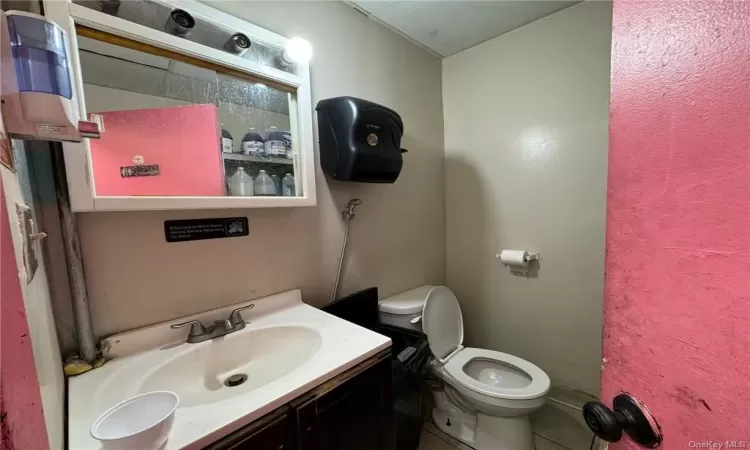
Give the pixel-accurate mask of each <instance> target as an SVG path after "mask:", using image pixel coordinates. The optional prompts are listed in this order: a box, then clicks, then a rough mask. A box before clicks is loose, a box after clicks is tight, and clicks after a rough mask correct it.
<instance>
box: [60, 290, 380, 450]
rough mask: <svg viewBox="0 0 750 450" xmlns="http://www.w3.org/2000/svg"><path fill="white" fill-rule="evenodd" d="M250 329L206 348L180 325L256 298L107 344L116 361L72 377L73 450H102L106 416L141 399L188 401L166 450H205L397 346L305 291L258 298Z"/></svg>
mask: <svg viewBox="0 0 750 450" xmlns="http://www.w3.org/2000/svg"><path fill="white" fill-rule="evenodd" d="M253 303H254V304H255V307H254V308H253V309H251V310H247V311H245V313H244V314H243V318H244V320H245V321H246V325H245V327H244V328H243V329H241V330H238V331H235V332H233V333H229V334H227V335H224V336H221V337H217V338H214V339H211V340H207V341H203V342H199V343H197V344H193V343H188V342H187V337H188V330H186V329H178V330H175V329H173V328H172V327H171V325H172V324H174V323H176V322H186V321H190V320H200V321H201V322H202V323H204V324H210V323H213V322H214V321H215V320H221V319H225V318H227V317H229V315H230V313H231V311H233V310H235V309H237V308H238V307H242V306H247V304H248V303H247V302H243V303H238V304H234V305H227V306H225V307H222V308H218V309H215V310H212V311H206V312H204V313H200V314H195V315H192V316H186V317H180V318H174V319H172V320H170V321H168V322H161V323H158V324H154V325H149V326H147V327H143V328H139V329H136V330H130V331H125V332H123V333H119V334H115V335H112V336H109V337H107V338H105V339H104V340H103V341H102V349H103V350H102V353H103V355H104V357H105V358H107V359H108V361H107V363H106V364H104V365H103V366H101V367H100V368H98V369H96V370H91V371H89V372H86V373H84V374H81V375H78V376H76V377H71V378H69V379H68V386H69V390H68V392H69V394H68V395H69V406H68V417H69V420H68V430H69V434H68V436H69V439H68V442H69V446H68V447H69V448H70V450H100V449H101V443H100V442H99V441H97V440H96V439H94V438H93V437H92V436H91V433H90V432H89V431H90V429H91V424H92V423H94V421H95V420H96V418H97V417H99V415H100V414H102V413H103V412H104V411H106V410H108V409H109V408H111V407H112V406H113V405H116V404H118V403H120V402H122V401H123V400H125V399H128V398H131V397H133V396H135V395H138V394H141V393H145V392H150V391H161V390H166V391H172V392H174V393H176V394H177V395H178V396H179V397H180V405H179V406H178V408H177V411H176V412H175V416H174V424H173V426H172V431H171V432H170V435H169V439H168V440H167V443H166V447H164V448H161V449H160V450H195V449H200V448H205V447H206V446H208V445H209V444H211V443H213V442H215V441H216V440H217V439H218V438H220V437H221V436H226V435H227V434H229V433H232V432H234V431H236V430H238V429H239V428H240V427H242V426H244V425H247V424H249V423H251V422H253V421H255V420H258V419H260V418H261V417H263V416H264V415H266V414H268V413H269V412H271V411H274V410H275V409H277V408H279V407H281V406H283V405H284V404H286V403H288V402H290V401H292V400H294V399H295V398H298V397H299V396H300V395H302V394H304V393H305V392H309V391H310V390H311V389H314V388H315V387H317V386H320V385H321V384H322V383H325V382H326V381H328V380H330V379H332V378H333V377H335V376H337V375H339V374H341V373H343V372H344V371H346V370H348V369H350V368H352V367H354V366H356V365H357V364H359V363H361V362H363V361H365V360H366V359H367V358H370V357H372V356H374V355H376V354H378V353H379V352H381V351H383V350H385V349H387V348H388V347H389V346H390V339H388V338H387V337H385V336H383V335H381V334H378V333H374V332H372V331H370V330H367V329H365V328H361V327H359V326H357V325H355V324H353V323H350V322H347V321H345V320H342V319H339V318H337V317H335V316H332V315H330V314H327V313H325V312H323V311H321V310H319V309H318V308H315V307H313V306H310V305H307V304H305V303H304V302H303V301H302V292H301V291H300V290H298V289H295V290H292V291H287V292H281V293H279V294H274V295H271V296H268V297H263V298H259V299H255V300H253Z"/></svg>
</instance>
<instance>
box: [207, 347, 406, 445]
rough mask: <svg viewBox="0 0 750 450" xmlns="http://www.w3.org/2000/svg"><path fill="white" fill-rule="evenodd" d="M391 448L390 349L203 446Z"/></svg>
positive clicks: (392, 442) (392, 439)
mask: <svg viewBox="0 0 750 450" xmlns="http://www.w3.org/2000/svg"><path fill="white" fill-rule="evenodd" d="M286 449H295V450H393V449H394V437H393V401H392V397H391V356H390V350H388V351H386V352H383V353H380V354H378V355H377V356H375V357H373V358H370V359H368V360H367V361H365V362H363V363H361V364H359V365H357V366H355V367H354V368H352V369H350V370H348V371H346V372H344V373H343V374H341V375H339V376H338V377H336V378H334V379H333V380H330V381H328V382H326V383H324V384H323V385H321V386H318V387H317V388H315V389H313V390H312V391H310V392H308V393H306V394H303V395H302V396H301V397H299V398H297V399H295V400H293V401H292V402H291V403H289V404H288V405H285V406H283V407H281V408H279V409H277V410H276V411H274V412H272V413H270V414H268V415H266V416H265V417H263V418H261V419H259V420H257V421H255V422H253V423H251V424H249V425H247V426H245V427H244V428H242V429H240V430H238V431H236V432H234V433H232V434H230V435H229V436H226V437H225V438H223V439H221V440H219V441H218V442H215V443H214V444H212V445H210V446H208V447H206V448H205V449H204V450H286Z"/></svg>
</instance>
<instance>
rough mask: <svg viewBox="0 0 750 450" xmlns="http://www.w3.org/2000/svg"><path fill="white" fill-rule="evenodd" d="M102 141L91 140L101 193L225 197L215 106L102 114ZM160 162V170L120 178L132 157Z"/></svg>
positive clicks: (95, 170)
mask: <svg viewBox="0 0 750 450" xmlns="http://www.w3.org/2000/svg"><path fill="white" fill-rule="evenodd" d="M99 114H101V115H102V116H104V133H102V137H101V139H92V140H91V160H92V164H93V166H94V180H95V181H96V193H97V195H104V196H110V195H113V196H118V195H125V196H127V195H185V196H193V195H194V196H222V195H225V193H226V180H225V178H224V168H223V164H224V162H223V160H222V156H221V150H220V148H219V125H218V124H219V122H218V120H217V116H216V114H217V113H216V106H215V105H188V106H174V107H171V108H152V109H134V110H129V111H112V112H104V113H99ZM136 155H140V156H143V157H144V159H145V164H158V165H159V166H160V169H161V174H160V175H158V176H149V177H130V178H123V177H122V176H120V167H123V166H132V165H133V157H134V156H136Z"/></svg>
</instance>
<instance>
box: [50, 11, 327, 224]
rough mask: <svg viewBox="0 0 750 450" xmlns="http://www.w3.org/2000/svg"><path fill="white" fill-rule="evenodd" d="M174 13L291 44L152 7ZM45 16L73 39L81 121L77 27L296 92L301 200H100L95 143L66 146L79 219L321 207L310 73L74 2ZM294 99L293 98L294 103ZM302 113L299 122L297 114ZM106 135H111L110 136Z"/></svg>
mask: <svg viewBox="0 0 750 450" xmlns="http://www.w3.org/2000/svg"><path fill="white" fill-rule="evenodd" d="M150 1H154V2H156V3H160V4H162V5H164V6H167V7H169V8H180V9H184V10H185V11H187V12H189V13H190V14H192V15H193V16H194V17H197V18H200V19H201V20H205V21H207V22H212V23H215V24H217V25H220V26H222V27H224V28H230V29H236V30H238V31H241V32H243V33H245V34H246V35H247V36H248V37H249V38H250V39H251V41H253V40H257V41H261V42H264V43H266V44H270V45H272V46H274V47H277V48H284V46H285V44H286V42H287V41H288V40H289V39H288V38H285V37H283V36H280V35H278V34H276V33H273V32H271V31H268V30H266V29H264V28H261V27H259V26H257V25H253V24H252V23H249V22H246V21H244V20H242V19H239V18H237V17H234V16H232V15H230V14H227V13H224V12H222V11H219V10H217V9H214V8H212V7H210V6H207V5H204V4H202V3H198V2H197V1H195V0H150ZM44 11H45V16H46V17H47V18H49V19H50V20H52V21H54V22H55V23H57V24H58V25H60V26H61V27H62V28H63V30H65V31H66V32H67V34H68V45H69V49H68V50H69V51H68V55H69V64H70V66H71V73H72V77H73V78H72V81H73V104H74V105H75V106H76V107H77V108H78V112H80V113H81V114H79V117H85V116H86V114H87V112H86V108H85V102H84V97H83V78H82V76H81V65H80V60H79V54H78V38H77V33H76V25H78V26H84V27H87V28H92V29H94V30H98V31H102V32H105V33H108V34H111V35H114V36H119V37H122V38H126V39H129V40H132V41H137V42H141V43H144V44H147V45H150V46H153V47H159V48H162V49H165V50H167V51H170V52H174V53H178V54H181V55H185V56H187V57H190V58H197V59H200V60H203V61H206V62H209V63H211V64H215V65H219V66H223V67H225V68H227V69H229V70H231V71H235V72H241V73H244V74H247V75H248V76H251V77H253V78H262V79H264V80H268V81H269V84H271V85H283V86H285V87H287V88H289V89H291V90H294V91H296V105H294V104H293V103H290V116H289V120H290V123H291V129H292V130H291V131H292V135H293V136H294V139H293V145H294V146H295V147H296V148H295V152H296V155H295V159H296V164H295V178H298V181H297V185H298V186H300V187H301V188H302V193H303V195H302V196H299V197H276V196H273V197H261V196H258V197H232V196H224V197H218V196H217V197H189V196H143V197H140V196H100V195H96V187H95V182H94V176H93V167H92V165H91V158H90V154H91V148H90V145H89V142H88V139H84V141H83V142H81V143H70V142H66V143H63V144H62V146H63V153H64V155H65V170H66V173H67V176H68V191H69V194H70V204H71V209H72V210H73V212H87V211H150V210H182V209H232V208H274V207H297V206H314V205H315V204H316V196H315V155H314V154H315V148H314V142H313V129H312V128H313V117H312V112H313V111H312V95H311V91H310V66H309V64H298V65H297V75H295V74H291V73H287V72H284V71H282V70H279V69H276V68H274V67H269V66H264V65H262V64H259V63H256V62H252V61H249V60H247V59H244V58H242V57H240V56H237V55H233V54H231V53H228V52H224V51H222V50H218V49H213V48H210V47H208V46H205V45H201V44H198V43H196V42H192V41H189V40H187V39H183V38H180V37H177V36H174V35H171V34H169V33H166V32H163V31H159V30H154V29H151V28H148V27H145V26H143V25H139V24H136V23H133V22H129V21H127V20H124V19H121V18H119V17H114V16H110V15H108V14H106V13H103V12H99V11H96V10H93V9H90V8H87V7H85V6H81V5H77V4H75V3H72V2H71V0H65V1H60V0H44ZM290 98H292V99H293V98H294V96H290ZM295 111H296V114H294V112H295ZM105 133H106V129H105Z"/></svg>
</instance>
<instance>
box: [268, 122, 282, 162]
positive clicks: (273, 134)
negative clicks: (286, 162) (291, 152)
mask: <svg viewBox="0 0 750 450" xmlns="http://www.w3.org/2000/svg"><path fill="white" fill-rule="evenodd" d="M265 145H266V155H268V156H276V157H278V158H286V140H285V139H284V133H282V132H281V131H279V129H278V128H276V126H275V125H271V128H269V129H268V130H267V131H266V142H265Z"/></svg>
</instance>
